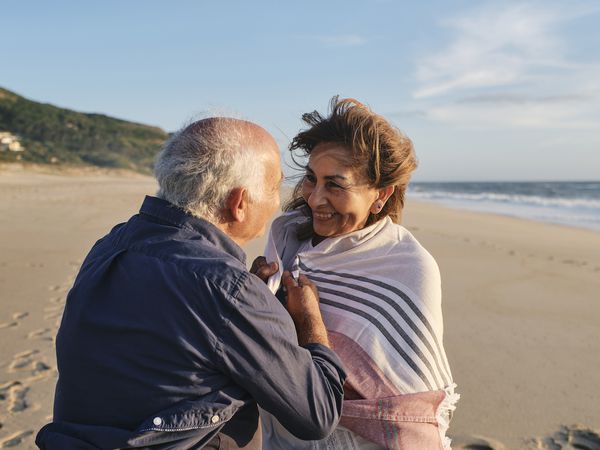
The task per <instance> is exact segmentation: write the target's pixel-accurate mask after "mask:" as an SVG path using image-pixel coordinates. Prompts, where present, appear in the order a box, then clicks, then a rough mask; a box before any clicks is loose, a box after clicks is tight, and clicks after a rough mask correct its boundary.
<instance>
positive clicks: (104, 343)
mask: <svg viewBox="0 0 600 450" xmlns="http://www.w3.org/2000/svg"><path fill="white" fill-rule="evenodd" d="M56 350H57V362H58V371H59V378H58V383H57V386H56V394H55V402H54V418H53V423H51V424H49V425H47V426H46V427H44V428H43V429H42V430H41V431H40V433H39V434H38V437H37V443H38V445H39V446H40V448H43V449H58V448H60V449H68V448H82V449H84V448H90V449H91V448H122V447H127V446H130V447H149V446H152V448H170V449H184V448H200V447H201V446H202V445H204V444H205V443H206V442H208V441H210V440H212V439H213V438H214V437H215V435H217V433H221V434H226V435H227V436H229V437H232V438H233V439H234V440H235V442H236V444H237V445H239V446H240V447H244V445H249V443H250V442H253V443H256V442H258V443H260V442H259V441H260V436H259V434H258V433H260V430H258V431H257V427H258V426H259V422H258V410H257V406H256V404H257V402H258V404H259V405H260V406H261V407H262V408H264V409H265V410H267V411H269V412H270V413H272V414H273V415H275V417H277V418H278V419H279V420H280V422H281V423H282V424H283V425H284V426H286V427H287V428H289V430H290V431H291V432H292V433H294V434H296V435H297V436H298V437H300V438H303V439H317V438H321V437H323V436H324V435H325V434H327V433H328V432H329V431H331V429H332V428H333V427H334V426H335V424H336V423H337V421H338V419H339V416H340V411H341V404H342V397H343V389H342V385H343V382H344V379H345V373H344V370H343V368H342V365H341V362H340V361H339V359H338V358H337V356H336V355H335V353H333V352H332V351H331V350H330V349H328V348H326V347H324V346H322V345H319V344H309V345H306V346H304V347H301V346H299V345H298V342H297V338H296V332H295V328H294V324H293V321H292V320H291V318H290V316H289V314H288V313H287V311H286V310H285V308H284V307H283V306H282V305H281V303H280V302H279V301H278V300H277V299H276V298H275V296H273V295H272V294H271V292H270V291H269V290H268V289H267V288H266V286H265V285H264V283H263V282H262V281H261V280H260V279H258V277H256V276H255V275H252V274H250V273H249V272H248V270H247V269H246V266H245V254H244V252H243V251H242V250H241V249H240V247H238V246H237V245H236V244H235V243H234V242H233V241H232V240H231V239H230V238H229V237H227V236H226V235H225V234H224V233H223V232H222V231H220V230H219V229H218V228H216V227H215V226H213V225H212V224H210V223H209V222H207V221H204V220H202V219H198V218H195V217H193V216H191V215H188V214H186V213H185V212H183V211H182V210H180V209H179V208H176V207H175V206H173V205H171V204H170V203H168V202H166V201H164V200H161V199H158V198H153V197H147V198H146V199H145V201H144V203H143V205H142V208H141V210H140V213H139V214H138V215H135V216H133V217H132V218H131V219H130V220H129V221H128V222H126V223H124V224H120V225H117V226H116V227H115V228H114V229H113V230H112V231H111V232H110V233H109V234H108V235H107V236H105V237H104V238H102V239H101V240H99V241H98V242H97V243H96V244H95V245H94V247H93V248H92V250H91V251H90V253H89V255H88V256H87V258H86V259H85V261H84V263H83V265H82V267H81V270H80V272H79V274H78V276H77V279H76V280H75V284H74V286H73V288H72V289H71V291H70V292H69V295H68V297H67V303H66V307H65V312H64V315H63V319H62V323H61V326H60V329H59V332H58V336H57V341H56ZM257 436H258V437H257ZM253 445H254V444H253Z"/></svg>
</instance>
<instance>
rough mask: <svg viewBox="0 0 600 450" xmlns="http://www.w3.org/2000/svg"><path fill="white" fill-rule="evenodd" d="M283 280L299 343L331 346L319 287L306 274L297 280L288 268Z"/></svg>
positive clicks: (288, 308) (287, 305)
mask: <svg viewBox="0 0 600 450" xmlns="http://www.w3.org/2000/svg"><path fill="white" fill-rule="evenodd" d="M282 282H283V286H284V287H285V290H286V297H287V303H286V307H287V310H288V312H289V313H290V316H292V320H293V321H294V324H295V325H296V333H297V334H298V343H299V344H300V345H305V344H311V343H316V344H322V345H325V346H326V347H329V339H328V338H327V330H326V329H325V324H324V323H323V318H322V317H321V310H320V309H319V292H318V291H317V287H316V286H315V285H314V283H312V282H311V281H310V280H309V279H308V278H307V277H306V276H305V275H300V276H299V277H298V280H295V279H294V277H292V274H291V273H290V272H289V271H287V270H286V271H285V272H283V278H282Z"/></svg>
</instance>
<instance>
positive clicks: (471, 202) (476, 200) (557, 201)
mask: <svg viewBox="0 0 600 450" xmlns="http://www.w3.org/2000/svg"><path fill="white" fill-rule="evenodd" d="M407 198H408V200H409V201H410V199H414V200H418V201H429V202H435V203H440V204H442V205H445V206H449V207H452V208H459V209H468V210H472V211H481V212H490V213H494V214H502V215H507V216H513V217H519V218H524V219H530V220H537V221H540V222H548V223H555V224H561V225H568V226H572V227H579V228H587V229H592V230H600V181H577V182H566V181H560V182H468V183H467V182H448V183H433V182H431V183H426V182H414V183H411V184H410V185H409V188H408V192H407Z"/></svg>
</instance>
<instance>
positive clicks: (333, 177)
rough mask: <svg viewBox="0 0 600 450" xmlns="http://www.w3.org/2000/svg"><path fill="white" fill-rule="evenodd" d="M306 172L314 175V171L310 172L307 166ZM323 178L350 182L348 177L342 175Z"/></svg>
mask: <svg viewBox="0 0 600 450" xmlns="http://www.w3.org/2000/svg"><path fill="white" fill-rule="evenodd" d="M306 171H307V172H310V173H311V174H313V175H314V173H315V171H314V170H312V169H311V168H310V166H309V165H308V164H307V165H306ZM324 178H325V179H326V180H343V181H346V182H350V180H349V179H348V177H345V176H343V175H325V177H324Z"/></svg>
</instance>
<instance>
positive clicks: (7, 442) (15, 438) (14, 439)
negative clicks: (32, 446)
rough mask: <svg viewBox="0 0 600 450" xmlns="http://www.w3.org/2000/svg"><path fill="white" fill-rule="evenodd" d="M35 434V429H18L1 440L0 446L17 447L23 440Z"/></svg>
mask: <svg viewBox="0 0 600 450" xmlns="http://www.w3.org/2000/svg"><path fill="white" fill-rule="evenodd" d="M32 434H33V430H25V431H17V432H16V433H13V434H12V435H10V436H8V437H6V438H4V439H2V440H1V441H0V448H9V447H15V446H17V445H19V444H21V443H22V442H23V440H24V439H25V438H27V437H29V436H31V435H32Z"/></svg>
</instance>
